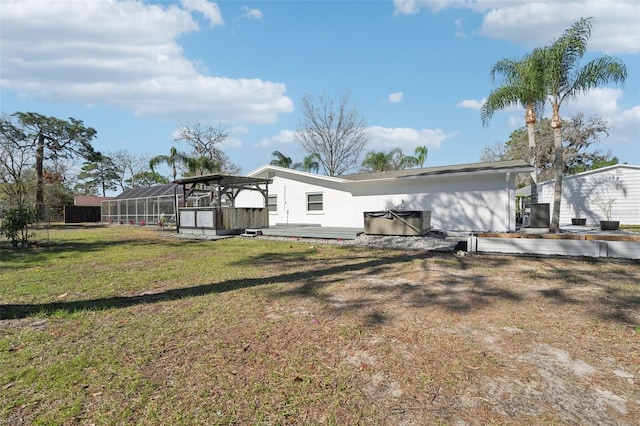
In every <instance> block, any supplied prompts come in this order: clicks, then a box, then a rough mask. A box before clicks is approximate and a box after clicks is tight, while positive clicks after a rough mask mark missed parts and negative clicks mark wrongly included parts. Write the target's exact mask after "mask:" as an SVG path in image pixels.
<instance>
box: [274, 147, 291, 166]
mask: <svg viewBox="0 0 640 426" xmlns="http://www.w3.org/2000/svg"><path fill="white" fill-rule="evenodd" d="M271 156H272V157H275V158H274V159H273V160H271V163H269V164H271V165H272V166H279V167H284V168H285V169H290V168H291V164H292V163H293V160H291V157H287V156H286V155H284V154H283V153H281V152H280V151H273V152H272V153H271Z"/></svg>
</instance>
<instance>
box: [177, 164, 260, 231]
mask: <svg viewBox="0 0 640 426" xmlns="http://www.w3.org/2000/svg"><path fill="white" fill-rule="evenodd" d="M173 183H175V184H177V185H179V186H180V187H181V189H182V199H183V200H187V199H196V200H197V202H196V203H195V205H194V206H188V207H187V206H183V205H181V206H178V215H177V218H178V220H177V228H178V233H181V234H203V235H235V234H242V233H244V232H245V230H246V229H248V228H267V227H269V210H268V197H269V189H268V188H269V184H270V183H271V179H263V178H252V177H245V176H230V175H222V174H213V175H203V176H193V177H187V178H182V179H177V180H175V181H174V182H173ZM242 191H255V192H258V193H260V194H261V195H262V197H261V198H260V199H261V200H262V202H261V203H259V204H260V205H256V206H255V207H241V208H238V207H236V197H237V196H238V194H239V193H240V192H242Z"/></svg>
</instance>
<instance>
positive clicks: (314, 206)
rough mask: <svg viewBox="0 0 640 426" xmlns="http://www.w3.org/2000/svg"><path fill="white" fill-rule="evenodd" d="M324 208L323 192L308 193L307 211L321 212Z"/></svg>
mask: <svg viewBox="0 0 640 426" xmlns="http://www.w3.org/2000/svg"><path fill="white" fill-rule="evenodd" d="M322 209H323V207H322V193H321V192H319V193H313V194H307V211H308V212H321V211H322Z"/></svg>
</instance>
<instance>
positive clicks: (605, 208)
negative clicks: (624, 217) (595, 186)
mask: <svg viewBox="0 0 640 426" xmlns="http://www.w3.org/2000/svg"><path fill="white" fill-rule="evenodd" d="M615 202H616V199H615V198H611V197H597V198H596V203H597V204H598V206H599V207H600V209H601V210H602V213H604V216H605V217H606V218H607V220H601V221H600V229H601V230H603V231H615V230H616V229H618V228H619V227H620V221H619V220H611V210H612V209H613V204H614V203H615Z"/></svg>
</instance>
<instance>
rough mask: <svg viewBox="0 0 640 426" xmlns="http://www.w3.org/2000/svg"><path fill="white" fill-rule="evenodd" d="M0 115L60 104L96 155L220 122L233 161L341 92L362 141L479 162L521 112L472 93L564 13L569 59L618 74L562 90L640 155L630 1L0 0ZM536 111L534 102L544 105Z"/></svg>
mask: <svg viewBox="0 0 640 426" xmlns="http://www.w3.org/2000/svg"><path fill="white" fill-rule="evenodd" d="M0 16H1V17H0V36H1V39H0V43H1V46H0V47H1V53H0V60H1V62H0V83H1V92H0V95H1V99H0V101H1V106H2V112H4V113H9V114H10V113H13V112H16V111H35V112H39V113H41V114H45V115H51V116H56V117H58V118H67V117H74V118H77V119H81V120H83V121H84V123H85V124H86V125H87V126H91V127H94V128H95V129H96V130H97V131H98V137H97V138H96V140H95V142H94V146H95V147H96V148H97V149H98V150H100V151H102V152H105V153H109V152H114V151H117V150H120V149H126V150H128V151H129V152H131V153H133V154H139V155H142V154H148V155H158V154H168V152H169V149H170V147H171V146H176V147H177V148H178V149H180V150H183V151H188V149H189V147H188V146H187V145H186V144H184V143H180V142H175V141H174V140H173V138H174V134H175V131H176V128H177V127H178V124H179V123H180V122H188V121H199V122H201V123H202V124H209V125H215V126H218V125H221V126H224V127H226V128H228V129H229V130H231V136H230V137H229V139H228V140H227V141H226V143H225V145H224V146H222V147H221V148H222V149H223V151H224V152H225V153H226V154H227V155H228V156H229V157H230V159H231V160H232V161H233V162H234V163H235V164H237V165H239V166H240V167H241V168H242V172H243V173H249V172H250V171H252V170H254V169H256V168H258V167H259V166H261V165H263V164H266V163H268V162H269V161H270V160H271V159H272V157H271V152H272V151H274V150H279V151H281V152H283V153H284V154H286V155H288V156H290V157H292V158H293V160H294V161H300V160H301V159H302V157H303V156H304V155H305V153H304V152H303V151H302V149H301V148H300V147H299V146H298V145H297V144H296V143H295V141H294V137H293V135H294V131H295V129H296V126H297V123H298V121H299V119H300V107H299V105H300V100H301V98H302V97H303V96H304V95H305V94H312V95H316V96H317V95H328V96H331V97H334V98H338V97H339V96H340V95H342V94H343V93H344V92H345V91H349V92H350V94H351V100H352V101H353V103H354V104H355V105H357V107H358V109H359V111H360V113H361V115H362V116H363V118H364V119H365V121H366V123H367V125H368V132H369V138H370V145H369V149H372V150H390V149H393V148H396V147H400V148H401V149H402V150H403V151H404V152H405V153H406V154H412V153H413V150H414V149H415V147H416V146H421V145H425V146H427V147H428V148H429V154H428V158H427V162H426V164H425V166H430V165H431V166H437V165H447V164H461V163H471V162H476V161H479V158H480V154H481V151H482V148H483V147H484V146H487V145H491V144H494V143H496V142H504V141H506V140H507V138H508V136H509V134H510V133H511V132H512V131H513V130H515V129H516V128H518V127H521V126H522V125H524V111H523V110H521V109H516V108H514V109H513V110H509V111H505V112H500V113H498V114H496V115H495V116H494V117H493V119H492V120H491V122H490V125H489V126H487V127H483V126H482V123H481V121H480V112H479V109H480V106H481V104H482V102H483V99H484V98H485V97H486V96H487V95H488V94H489V92H490V91H491V89H492V87H493V86H492V82H491V80H490V77H489V70H490V68H491V66H492V65H493V64H494V63H495V62H496V61H497V60H499V59H501V58H504V57H509V58H513V59H517V58H520V57H522V56H523V55H524V54H526V53H528V52H529V51H530V50H531V49H532V48H534V47H537V46H543V45H546V44H548V43H550V42H551V41H552V40H553V39H554V38H557V37H558V36H560V35H561V34H562V32H563V31H564V29H566V28H568V27H569V26H570V25H571V24H572V23H573V22H575V21H577V20H578V19H579V18H580V17H587V16H593V17H594V18H595V25H594V29H593V34H592V37H591V40H590V44H589V46H590V51H589V52H588V54H587V55H586V57H585V62H586V61H587V60H588V59H590V58H593V57H595V56H600V55H603V54H610V55H614V56H616V57H618V58H620V59H621V60H623V61H624V62H625V64H626V66H627V70H628V79H627V82H626V84H625V85H624V86H623V87H616V86H611V87H603V88H600V89H596V90H593V91H592V92H590V93H589V94H588V95H586V96H583V97H580V98H578V99H576V100H574V101H572V102H569V103H567V104H566V105H565V106H564V108H563V110H562V114H563V116H564V117H567V116H568V115H569V114H571V113H574V112H576V111H581V112H584V113H585V115H587V116H590V115H593V114H597V115H600V116H601V117H603V118H605V119H607V120H609V122H610V125H611V126H612V130H611V132H610V136H609V137H608V138H606V139H605V140H604V141H602V142H601V143H600V145H599V148H600V149H602V150H604V151H606V150H611V151H612V153H613V154H614V155H616V156H618V157H619V159H620V161H621V162H627V163H631V164H640V57H639V53H640V25H638V24H639V23H640V2H638V1H637V0H629V1H621V0H619V1H606V0H582V1H507V0H499V1H492V0H474V1H470V0H426V1H421V0H396V1H391V0H389V1H382V0H378V1H259V2H248V1H221V2H208V1H206V0H183V1H136V0H127V1H119V0H100V1H97V0H96V1H92V0H85V1H76V0H51V1H49V0H19V1H13V0H1V1H0ZM549 111H550V108H547V111H546V113H547V115H548V113H549Z"/></svg>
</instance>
